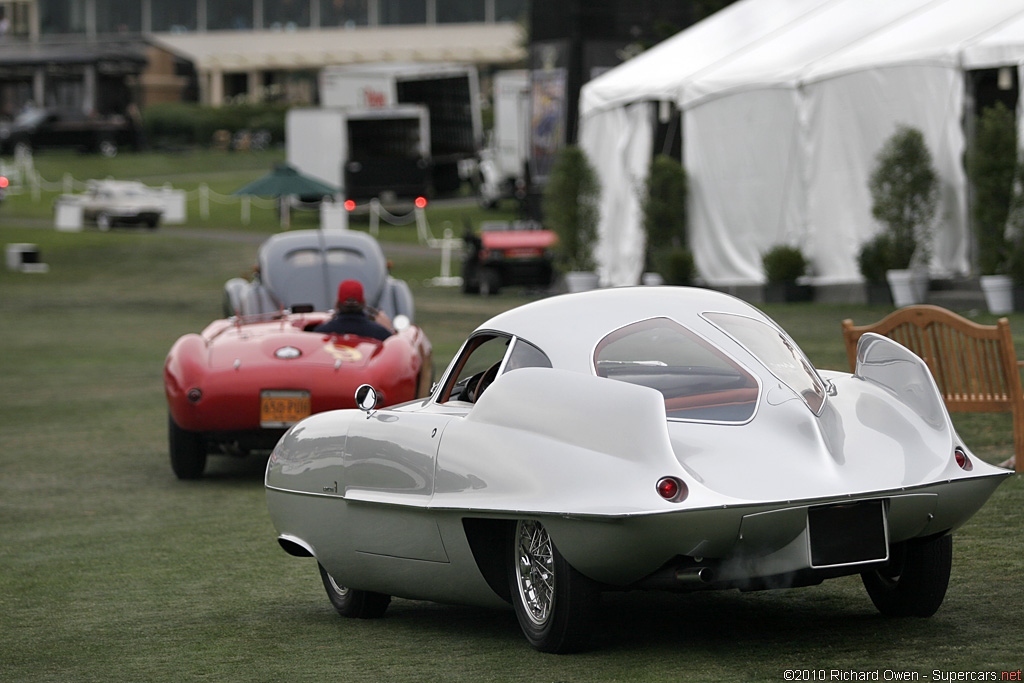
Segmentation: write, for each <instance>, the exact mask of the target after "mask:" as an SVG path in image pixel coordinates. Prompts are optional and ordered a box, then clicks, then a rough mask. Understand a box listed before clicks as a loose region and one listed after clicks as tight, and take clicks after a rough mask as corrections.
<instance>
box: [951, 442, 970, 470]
mask: <svg viewBox="0 0 1024 683" xmlns="http://www.w3.org/2000/svg"><path fill="white" fill-rule="evenodd" d="M953 457H954V458H956V464H957V465H959V466H960V469H962V470H964V471H965V472H970V471H971V470H973V469H974V463H972V462H971V459H970V458H968V457H967V454H966V453H964V451H963V449H962V448H957V449H956V450H955V451H953Z"/></svg>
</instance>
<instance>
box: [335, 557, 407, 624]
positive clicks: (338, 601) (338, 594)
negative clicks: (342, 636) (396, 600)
mask: <svg viewBox="0 0 1024 683" xmlns="http://www.w3.org/2000/svg"><path fill="white" fill-rule="evenodd" d="M317 567H319V568H320V578H321V579H322V580H323V582H324V590H326V591H327V597H328V599H330V601H331V604H332V605H334V609H336V610H337V611H338V614H340V615H341V616H343V617H350V618H353V619H380V618H381V617H382V616H384V612H385V611H386V610H387V608H388V605H389V604H391V596H390V595H384V594H383V593H373V592H371V591H361V590H356V589H355V588H346V587H345V586H342V585H339V584H338V582H336V581H335V580H334V578H333V577H332V576H331V575H330V574H328V573H327V570H326V569H324V566H323V565H322V564H320V563H317Z"/></svg>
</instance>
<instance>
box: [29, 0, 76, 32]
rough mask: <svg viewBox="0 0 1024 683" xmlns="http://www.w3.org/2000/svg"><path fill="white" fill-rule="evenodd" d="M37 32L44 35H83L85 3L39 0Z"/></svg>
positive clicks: (70, 0)
mask: <svg viewBox="0 0 1024 683" xmlns="http://www.w3.org/2000/svg"><path fill="white" fill-rule="evenodd" d="M39 32H40V33H42V34H46V35H52V34H62V33H85V3H84V2H79V1H77V0H39Z"/></svg>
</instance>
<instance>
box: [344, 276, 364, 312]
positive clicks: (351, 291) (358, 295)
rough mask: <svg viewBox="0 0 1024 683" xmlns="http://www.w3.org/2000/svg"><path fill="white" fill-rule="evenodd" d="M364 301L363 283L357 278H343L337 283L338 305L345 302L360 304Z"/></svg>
mask: <svg viewBox="0 0 1024 683" xmlns="http://www.w3.org/2000/svg"><path fill="white" fill-rule="evenodd" d="M364 303H366V300H365V299H364V298H363V285H362V283H361V282H359V280H343V281H342V283H341V284H340V285H338V306H343V305H345V304H350V305H351V304H359V305H360V306H362V305H363V304H364Z"/></svg>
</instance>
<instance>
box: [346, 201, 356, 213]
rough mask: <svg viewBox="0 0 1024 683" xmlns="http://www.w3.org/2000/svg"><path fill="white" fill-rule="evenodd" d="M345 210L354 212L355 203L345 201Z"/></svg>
mask: <svg viewBox="0 0 1024 683" xmlns="http://www.w3.org/2000/svg"><path fill="white" fill-rule="evenodd" d="M345 210H346V211H355V210H356V203H355V202H354V201H353V200H351V199H346V200H345Z"/></svg>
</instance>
